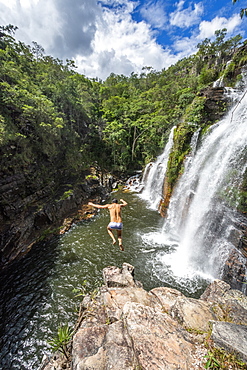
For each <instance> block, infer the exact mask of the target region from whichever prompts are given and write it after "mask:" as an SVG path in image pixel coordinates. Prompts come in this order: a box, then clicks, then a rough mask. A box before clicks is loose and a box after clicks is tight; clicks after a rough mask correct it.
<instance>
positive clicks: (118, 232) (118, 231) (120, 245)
mask: <svg viewBox="0 0 247 370" xmlns="http://www.w3.org/2000/svg"><path fill="white" fill-rule="evenodd" d="M117 238H118V244H119V248H120V250H121V251H124V247H123V243H122V230H117Z"/></svg>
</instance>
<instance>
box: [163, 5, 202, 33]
mask: <svg viewBox="0 0 247 370" xmlns="http://www.w3.org/2000/svg"><path fill="white" fill-rule="evenodd" d="M184 3H185V2H184V1H183V0H180V1H179V3H177V4H176V5H177V9H176V10H175V12H173V13H171V14H170V24H171V25H172V26H177V27H180V28H184V27H185V28H188V27H191V26H193V25H195V24H197V23H199V21H200V17H201V15H202V13H203V5H202V3H198V4H196V3H194V7H192V5H190V6H189V7H188V8H186V9H183V6H184Z"/></svg>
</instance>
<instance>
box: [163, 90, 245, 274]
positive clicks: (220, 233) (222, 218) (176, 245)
mask: <svg viewBox="0 0 247 370" xmlns="http://www.w3.org/2000/svg"><path fill="white" fill-rule="evenodd" d="M233 94H234V98H235V99H236V92H235V91H234V92H233ZM246 122H247V94H243V92H241V95H240V92H239V93H238V102H237V103H236V104H235V106H234V107H233V108H232V109H231V110H230V112H229V113H228V114H227V116H226V117H225V118H224V119H222V120H221V121H220V122H218V123H217V124H215V125H214V126H212V127H211V129H210V132H209V133H208V134H207V136H206V137H205V138H204V140H203V142H202V143H201V145H200V148H199V149H198V150H197V151H195V153H192V154H191V156H190V158H188V159H187V161H186V163H185V170H184V173H183V175H182V176H181V178H180V179H179V181H178V184H177V186H176V189H175V190H174V194H173V196H172V198H171V201H170V205H169V209H168V214H167V219H166V220H165V222H164V225H163V228H162V232H161V235H162V240H163V243H165V244H170V245H173V248H172V249H171V251H170V253H168V254H166V255H162V256H161V257H160V258H161V261H162V263H163V264H165V265H168V266H170V267H171V269H172V271H173V273H174V274H175V275H177V276H181V277H185V276H187V277H188V276H193V275H195V274H196V275H198V276H202V277H204V278H209V279H210V278H221V276H222V273H223V266H224V262H225V261H226V260H227V258H228V257H229V254H230V252H231V251H232V250H233V249H235V247H234V245H233V244H232V234H233V233H234V227H235V226H234V223H235V220H236V207H237V205H238V202H239V197H238V193H237V191H236V189H239V187H240V186H241V182H242V178H243V174H244V173H245V171H246V169H247V163H246V162H247V161H246V146H247V126H246ZM160 239H161V238H160ZM239 253H240V252H239ZM240 258H241V256H240Z"/></svg>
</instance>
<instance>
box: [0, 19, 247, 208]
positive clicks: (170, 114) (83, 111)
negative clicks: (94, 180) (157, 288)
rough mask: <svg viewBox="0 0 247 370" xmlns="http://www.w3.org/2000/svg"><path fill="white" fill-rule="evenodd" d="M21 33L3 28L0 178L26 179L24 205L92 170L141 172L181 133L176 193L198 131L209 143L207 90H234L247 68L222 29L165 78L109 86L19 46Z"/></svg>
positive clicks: (36, 48) (173, 171)
mask: <svg viewBox="0 0 247 370" xmlns="http://www.w3.org/2000/svg"><path fill="white" fill-rule="evenodd" d="M15 30H16V27H15V26H13V25H8V26H2V27H1V28H0V66H1V68H0V153H1V156H0V158H1V159H0V161H1V170H0V171H1V177H2V178H4V177H6V176H14V175H16V174H18V173H20V172H21V173H22V174H24V175H25V179H26V181H28V183H29V187H28V188H25V190H24V189H23V192H24V193H25V196H27V195H28V194H29V193H30V194H31V193H32V191H33V189H32V186H33V184H35V186H37V183H38V184H39V185H38V187H39V188H42V187H44V186H47V185H49V186H50V187H51V189H55V188H56V187H59V186H60V185H61V183H62V182H66V181H67V182H71V181H72V179H76V180H75V181H77V179H78V178H81V177H83V176H84V175H85V171H87V169H88V168H89V167H90V166H94V167H95V168H97V169H98V170H99V172H101V173H118V174H119V173H124V174H128V173H130V172H131V171H133V170H137V169H142V168H144V166H145V164H146V163H148V162H150V161H151V160H153V159H155V157H156V156H157V155H158V154H160V152H161V150H162V149H163V148H164V146H165V144H166V142H167V139H168V136H169V132H170V130H171V128H172V127H173V126H176V127H177V128H176V130H175V143H177V144H175V146H174V148H175V149H174V150H173V153H172V155H171V158H170V161H169V168H168V177H169V182H170V185H171V187H172V186H173V184H174V183H175V181H176V178H177V176H178V175H179V174H180V172H181V171H182V167H183V166H182V163H183V159H184V157H185V156H186V154H187V153H188V152H189V150H190V139H191V136H192V134H193V132H195V131H196V130H197V129H198V128H202V131H201V132H202V134H203V132H205V130H207V128H208V127H209V126H210V125H211V124H212V123H214V121H215V119H212V116H210V115H209V114H208V112H207V111H206V110H205V106H204V103H205V97H204V96H203V94H201V91H203V90H204V89H206V88H207V87H208V86H212V84H213V82H214V81H216V80H217V79H219V78H221V79H222V80H224V81H225V83H226V85H227V86H234V85H235V83H236V81H237V80H241V68H242V66H243V65H245V64H246V61H247V53H246V47H245V46H246V42H243V41H242V37H241V36H240V35H237V36H235V37H233V38H230V39H226V34H227V30H226V29H222V30H218V31H216V32H215V39H214V41H212V40H210V39H205V40H204V41H203V42H202V43H200V44H198V51H197V53H196V54H195V55H192V56H190V57H188V58H185V59H182V60H180V61H179V62H177V63H176V64H175V65H172V66H170V67H169V68H168V69H166V70H162V71H155V70H153V68H152V67H150V66H145V67H143V71H142V73H141V74H140V75H138V74H136V73H134V72H133V73H131V75H130V76H124V75H115V74H113V73H112V74H110V76H109V77H108V78H107V79H106V80H105V81H101V80H99V79H97V78H95V79H89V78H87V77H86V76H84V75H82V74H79V73H77V72H76V66H75V63H74V61H73V60H66V63H64V62H63V61H61V60H59V59H55V58H53V57H52V56H48V55H45V53H44V50H43V48H42V46H40V45H38V44H37V43H36V42H33V44H32V45H25V44H24V43H22V42H20V41H17V40H16V39H15V37H14V34H15ZM218 109H220V110H222V111H224V110H225V109H226V106H225V105H224V104H223V105H221V106H219V107H218ZM6 201H7V200H6Z"/></svg>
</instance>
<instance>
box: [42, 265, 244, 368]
mask: <svg viewBox="0 0 247 370" xmlns="http://www.w3.org/2000/svg"><path fill="white" fill-rule="evenodd" d="M103 277H104V285H103V286H102V287H101V288H100V289H99V290H98V293H97V294H96V295H95V294H94V295H88V296H86V297H85V298H84V299H83V302H82V304H81V307H80V315H79V318H78V322H77V324H76V328H75V334H74V336H73V340H72V342H71V351H70V352H71V354H70V355H71V358H70V361H69V362H68V361H66V360H65V359H64V358H62V357H61V356H59V355H56V356H54V357H53V358H52V359H50V360H46V361H45V362H44V363H43V365H42V366H41V369H42V370H61V369H66V368H67V369H72V370H79V369H80V370H106V369H113V370H137V369H142V370H146V369H149V370H150V369H151V370H158V369H162V370H166V369H167V370H172V369H186V370H189V369H190V370H191V369H204V368H205V366H204V365H205V363H206V361H207V360H208V361H211V362H212V366H213V361H214V360H215V361H216V359H215V358H214V357H213V355H212V351H214V348H220V349H218V352H219V353H221V357H222V361H224V364H225V365H224V366H226V367H220V368H224V369H246V368H247V365H246V364H247V346H246V343H247V297H246V296H245V295H243V294H242V293H241V292H240V291H238V290H234V289H231V288H230V285H228V284H227V283H225V282H223V281H221V280H216V281H214V282H213V283H211V284H210V285H209V286H208V287H207V289H206V291H205V292H204V293H203V294H202V296H201V297H200V299H193V298H188V297H185V296H184V295H183V294H182V293H181V292H179V291H178V290H175V289H171V288H167V287H159V288H155V289H152V290H151V291H149V292H147V291H146V290H144V289H143V287H142V284H141V283H140V282H138V281H136V280H135V279H134V267H133V266H131V265H129V264H127V263H124V264H123V266H122V268H121V269H120V268H118V267H114V266H112V267H107V268H105V269H104V270H103ZM222 351H223V352H222ZM231 354H234V355H236V358H235V360H234V361H235V362H233V359H232V358H231V359H230V357H229V356H231ZM205 356H208V357H205ZM236 359H238V360H236ZM222 363H223V362H222ZM212 366H211V368H215V367H212ZM227 366H228V367H227ZM217 368H218V367H217Z"/></svg>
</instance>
